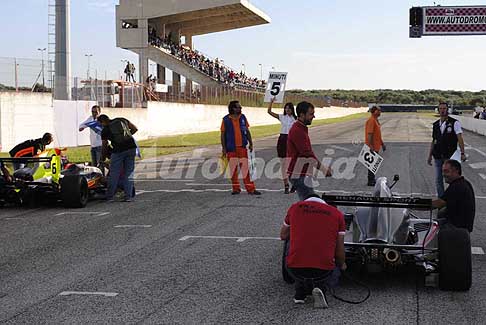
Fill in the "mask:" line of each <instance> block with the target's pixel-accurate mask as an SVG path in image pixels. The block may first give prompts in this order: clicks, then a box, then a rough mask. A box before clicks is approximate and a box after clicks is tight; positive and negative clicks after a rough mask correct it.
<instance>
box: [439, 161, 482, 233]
mask: <svg viewBox="0 0 486 325" xmlns="http://www.w3.org/2000/svg"><path fill="white" fill-rule="evenodd" d="M442 175H443V176H444V180H445V181H446V183H447V184H449V187H448V188H447V190H446V191H445V193H444V194H443V195H442V196H441V197H440V198H439V199H437V200H434V201H432V206H433V207H434V208H438V209H442V208H445V209H443V210H441V211H440V212H439V217H444V218H446V219H447V223H449V224H452V225H454V226H456V227H458V228H465V229H467V231H469V232H472V231H473V225H474V216H475V214H476V198H475V196H474V189H473V187H472V185H471V183H469V182H468V181H467V180H466V179H465V178H464V177H463V176H462V168H461V164H460V163H459V162H458V161H456V160H446V161H445V162H444V164H443V165H442Z"/></svg>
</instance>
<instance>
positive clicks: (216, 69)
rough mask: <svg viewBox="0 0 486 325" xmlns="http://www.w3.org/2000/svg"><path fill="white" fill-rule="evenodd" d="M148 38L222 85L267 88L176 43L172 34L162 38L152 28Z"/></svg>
mask: <svg viewBox="0 0 486 325" xmlns="http://www.w3.org/2000/svg"><path fill="white" fill-rule="evenodd" d="M148 36H149V43H150V44H151V45H152V46H155V47H158V48H160V49H165V50H167V51H169V52H170V54H171V55H173V56H175V57H177V58H178V59H180V60H181V61H183V62H185V63H187V64H189V65H190V66H192V67H193V68H195V69H198V70H200V71H201V72H203V73H204V74H206V75H208V76H210V77H211V78H214V79H216V80H218V81H219V82H221V83H224V84H228V85H231V86H239V87H245V88H249V89H256V88H260V89H264V88H265V87H266V82H265V81H264V80H258V78H249V77H248V76H246V75H245V74H244V73H243V72H241V73H236V72H234V71H233V70H231V69H228V68H227V67H225V66H223V64H222V62H223V61H222V60H220V59H219V58H216V59H215V60H210V59H209V58H207V57H205V56H204V55H203V54H201V53H199V52H197V51H195V50H192V49H190V48H187V47H184V46H182V45H180V44H177V43H175V42H174V41H173V40H172V37H171V36H170V34H169V36H166V37H164V38H160V37H159V36H158V35H157V33H156V31H155V29H153V28H150V29H149V35H148Z"/></svg>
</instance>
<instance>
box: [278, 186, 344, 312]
mask: <svg viewBox="0 0 486 325" xmlns="http://www.w3.org/2000/svg"><path fill="white" fill-rule="evenodd" d="M345 232H346V225H345V222H344V216H343V213H342V212H341V211H339V210H338V209H336V208H335V207H333V206H330V205H328V204H327V203H326V202H324V201H323V200H321V199H320V198H319V197H318V196H317V195H310V196H309V197H308V198H307V199H306V200H305V201H300V202H297V203H295V204H293V205H292V206H291V207H290V209H289V211H288V212H287V216H286V217H285V221H284V223H283V225H282V228H281V230H280V238H281V239H282V240H290V249H289V252H288V255H287V257H286V266H287V270H288V271H289V274H290V275H291V276H292V277H293V278H294V280H295V296H294V302H295V303H296V304H303V303H305V298H306V296H307V295H308V294H310V293H311V292H312V296H313V297H314V307H316V308H326V307H327V301H326V297H325V295H324V293H325V290H326V288H327V287H328V286H329V287H335V286H337V282H338V279H339V274H340V271H339V270H343V271H344V270H346V256H345V251H344V235H345ZM307 280H310V281H307ZM310 284H312V286H310Z"/></svg>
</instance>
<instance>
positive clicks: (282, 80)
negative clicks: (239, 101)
mask: <svg viewBox="0 0 486 325" xmlns="http://www.w3.org/2000/svg"><path fill="white" fill-rule="evenodd" d="M286 83H287V72H270V76H269V77H268V84H267V90H266V91H265V103H270V101H271V100H272V98H273V97H275V103H283V100H284V95H285V84H286Z"/></svg>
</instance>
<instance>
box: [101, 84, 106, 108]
mask: <svg viewBox="0 0 486 325" xmlns="http://www.w3.org/2000/svg"><path fill="white" fill-rule="evenodd" d="M101 107H105V85H104V80H101Z"/></svg>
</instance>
